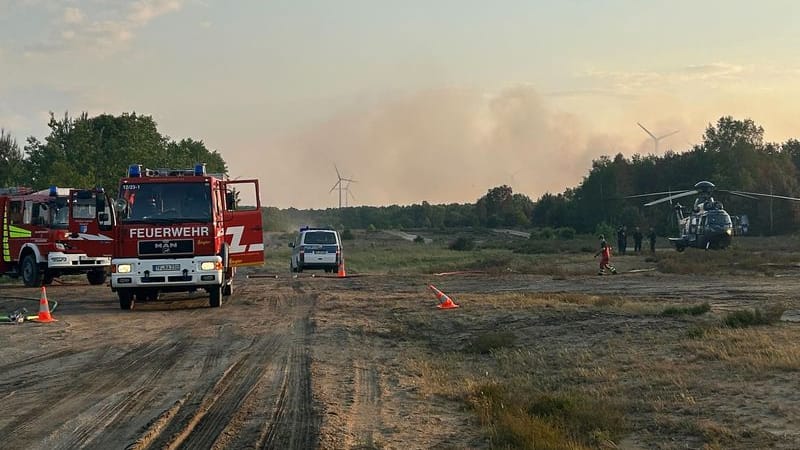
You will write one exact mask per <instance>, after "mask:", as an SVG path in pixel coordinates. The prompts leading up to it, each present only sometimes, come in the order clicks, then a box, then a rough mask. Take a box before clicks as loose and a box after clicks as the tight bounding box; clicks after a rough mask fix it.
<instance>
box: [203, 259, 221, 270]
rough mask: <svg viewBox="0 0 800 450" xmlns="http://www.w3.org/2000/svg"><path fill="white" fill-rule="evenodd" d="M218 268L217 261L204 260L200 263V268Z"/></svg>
mask: <svg viewBox="0 0 800 450" xmlns="http://www.w3.org/2000/svg"><path fill="white" fill-rule="evenodd" d="M216 268H217V263H216V262H215V261H203V262H201V263H200V270H214V269H216Z"/></svg>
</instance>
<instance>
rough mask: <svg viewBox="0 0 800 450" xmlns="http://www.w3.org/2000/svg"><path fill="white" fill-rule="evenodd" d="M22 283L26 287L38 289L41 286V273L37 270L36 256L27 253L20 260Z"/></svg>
mask: <svg viewBox="0 0 800 450" xmlns="http://www.w3.org/2000/svg"><path fill="white" fill-rule="evenodd" d="M21 265H22V282H23V283H25V286H28V287H39V286H41V285H42V271H41V270H39V263H37V262H36V256H35V255H34V254H33V253H28V254H27V255H25V257H24V258H22V264H21Z"/></svg>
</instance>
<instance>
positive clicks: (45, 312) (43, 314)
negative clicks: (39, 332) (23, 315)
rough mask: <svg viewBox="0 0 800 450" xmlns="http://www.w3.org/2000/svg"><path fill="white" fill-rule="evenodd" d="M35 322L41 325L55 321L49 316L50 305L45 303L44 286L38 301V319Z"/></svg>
mask: <svg viewBox="0 0 800 450" xmlns="http://www.w3.org/2000/svg"><path fill="white" fill-rule="evenodd" d="M36 321H37V322H41V323H48V322H55V321H56V319H53V316H51V315H50V305H49V304H48V303H47V290H46V289H45V288H44V286H42V297H41V299H40V300H39V317H38V318H37V319H36Z"/></svg>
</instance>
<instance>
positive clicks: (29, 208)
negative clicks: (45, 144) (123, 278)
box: [0, 186, 114, 287]
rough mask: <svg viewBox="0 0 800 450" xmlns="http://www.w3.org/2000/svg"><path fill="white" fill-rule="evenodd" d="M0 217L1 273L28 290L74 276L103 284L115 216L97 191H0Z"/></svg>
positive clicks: (106, 197)
mask: <svg viewBox="0 0 800 450" xmlns="http://www.w3.org/2000/svg"><path fill="white" fill-rule="evenodd" d="M0 215H2V218H3V222H2V227H0V241H1V242H2V244H1V245H2V252H3V257H2V261H0V273H3V274H6V275H9V276H11V277H14V278H17V277H22V281H23V282H24V283H25V285H26V286H30V287H34V286H41V285H42V284H50V283H51V282H52V281H53V278H55V277H58V276H61V275H66V274H75V273H85V274H86V276H87V278H88V279H89V283H91V284H103V283H104V282H105V280H106V271H107V269H108V267H109V266H110V265H111V252H112V238H111V236H112V229H113V228H114V215H113V211H112V210H111V203H110V202H109V198H108V196H107V195H106V194H105V192H104V191H103V190H102V189H94V190H78V189H67V188H58V187H55V186H53V187H51V188H50V189H45V190H42V191H36V192H34V191H33V190H31V189H27V188H4V189H0Z"/></svg>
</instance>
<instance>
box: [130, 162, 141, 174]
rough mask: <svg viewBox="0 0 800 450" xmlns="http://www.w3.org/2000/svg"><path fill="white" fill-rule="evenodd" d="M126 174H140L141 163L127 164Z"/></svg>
mask: <svg viewBox="0 0 800 450" xmlns="http://www.w3.org/2000/svg"><path fill="white" fill-rule="evenodd" d="M128 176H129V177H140V176H142V165H141V164H131V165H130V166H128Z"/></svg>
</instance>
